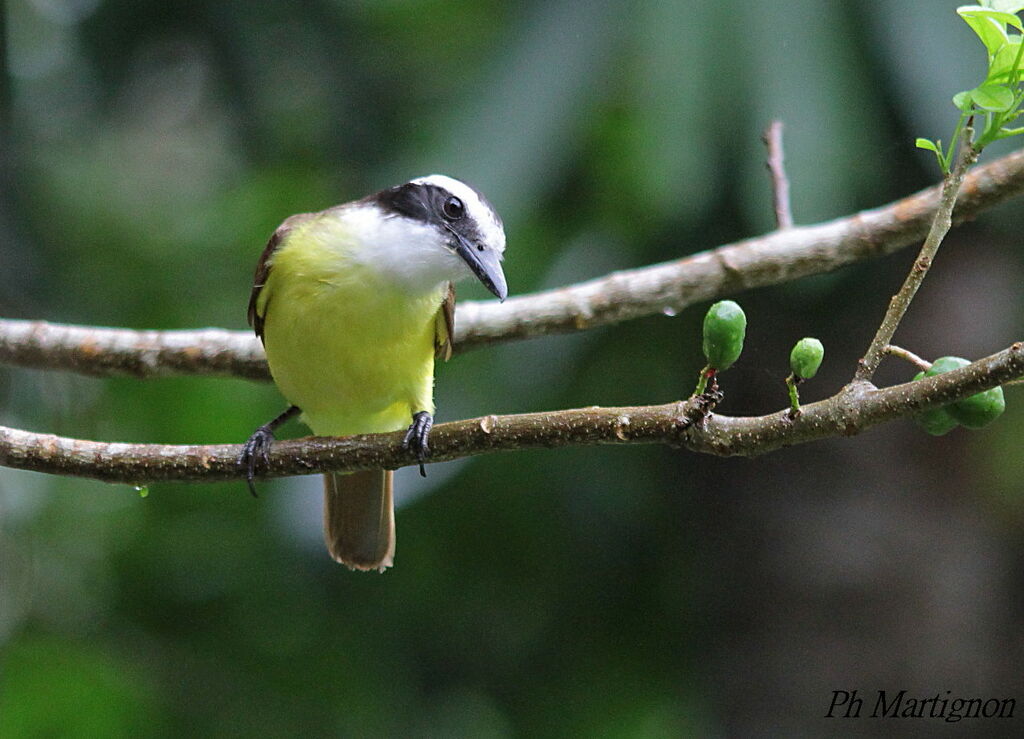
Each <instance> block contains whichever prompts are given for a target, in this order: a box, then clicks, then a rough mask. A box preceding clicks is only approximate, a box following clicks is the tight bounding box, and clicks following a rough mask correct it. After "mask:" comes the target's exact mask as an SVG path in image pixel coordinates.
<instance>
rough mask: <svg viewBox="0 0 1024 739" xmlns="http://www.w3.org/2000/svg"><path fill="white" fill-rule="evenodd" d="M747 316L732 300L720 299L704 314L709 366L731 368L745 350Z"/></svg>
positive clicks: (705, 350) (705, 343)
mask: <svg viewBox="0 0 1024 739" xmlns="http://www.w3.org/2000/svg"><path fill="white" fill-rule="evenodd" d="M746 333H747V317H746V316H745V315H744V314H743V309H742V308H740V307H739V305H737V304H736V303H734V302H733V301H731V300H720V301H719V302H717V303H715V304H714V305H712V306H711V307H710V308H708V312H707V315H706V316H704V356H705V357H706V358H707V360H708V366H709V367H712V368H714V369H716V370H718V371H722V370H725V369H729V367H731V366H732V365H733V362H735V361H736V360H737V359H739V356H740V353H741V352H742V351H743V337H744V336H745V335H746Z"/></svg>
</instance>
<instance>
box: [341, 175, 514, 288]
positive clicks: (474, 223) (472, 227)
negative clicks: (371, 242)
mask: <svg viewBox="0 0 1024 739" xmlns="http://www.w3.org/2000/svg"><path fill="white" fill-rule="evenodd" d="M360 205H362V206H364V207H365V206H369V207H370V208H372V209H373V210H374V211H376V213H377V215H378V216H379V218H380V220H381V224H380V227H379V229H378V233H379V236H378V238H379V242H380V243H379V248H380V250H381V252H386V254H384V253H381V256H383V257H385V258H386V259H387V260H388V261H389V262H393V263H394V264H393V265H392V267H391V268H392V269H394V270H396V271H399V272H401V273H402V274H405V275H407V276H408V277H409V278H410V279H419V278H420V277H421V275H422V277H423V278H426V279H427V280H428V281H430V280H436V281H444V280H452V281H454V280H458V279H461V278H463V277H469V276H474V277H476V278H477V279H479V280H480V282H482V283H483V284H484V287H486V288H487V289H488V290H490V291H491V292H492V293H494V295H496V296H497V297H498V299H499V300H504V299H505V297H506V296H507V295H508V286H507V285H506V283H505V274H504V272H503V271H502V269H501V259H502V256H503V255H504V252H505V230H504V228H503V227H502V223H501V218H499V217H498V214H497V213H496V212H495V211H494V208H493V207H492V206H491V204H490V203H489V202H488V201H487V199H486V198H485V197H484V196H483V195H482V194H480V192H478V191H477V190H476V189H474V188H472V187H470V186H469V185H467V184H466V183H465V182H461V181H459V180H456V179H454V178H452V177H447V176H445V175H439V174H433V175H429V176H427V177H419V178H417V179H415V180H411V181H409V182H406V183H405V184H403V185H398V186H396V187H391V188H388V189H387V190H382V191H380V192H378V193H376V194H374V195H371V196H369V197H368V198H365V199H364V200H363V201H360Z"/></svg>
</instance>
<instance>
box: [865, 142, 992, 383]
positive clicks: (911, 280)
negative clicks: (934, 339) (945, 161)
mask: <svg viewBox="0 0 1024 739" xmlns="http://www.w3.org/2000/svg"><path fill="white" fill-rule="evenodd" d="M973 139H974V129H973V128H971V126H970V125H968V126H967V127H966V128H964V132H963V137H962V138H961V143H960V151H959V153H958V154H957V159H956V165H955V166H954V167H953V170H952V171H951V172H950V173H949V175H947V176H946V177H945V178H944V179H943V183H942V194H941V196H940V198H939V208H938V210H937V211H936V212H935V218H934V219H933V220H932V225H931V228H930V229H929V230H928V237H927V238H926V239H925V240H924V244H922V245H921V251H920V253H919V254H918V255H917V261H915V262H914V266H913V267H912V268H911V269H910V272H909V273H908V274H907V277H906V279H905V280H904V281H903V285H902V286H901V287H900V289H899V292H897V293H896V294H895V295H893V296H892V299H891V300H890V301H889V308H888V309H887V310H886V312H885V316H884V317H883V318H882V323H881V324H880V325H879V326H878V331H876V332H875V336H874V338H872V339H871V344H870V345H869V346H868V349H867V351H866V352H865V353H864V356H863V358H861V360H860V361H859V362H858V363H857V371H856V374H855V375H854V378H855V379H857V380H863V381H868V380H870V379H871V378H872V377H873V376H874V374H875V370H877V369H878V365H879V364H881V363H882V359H883V358H884V357H885V353H886V347H888V346H889V342H891V341H892V337H893V336H894V335H895V334H896V329H897V328H899V325H900V321H902V320H903V316H905V315H906V313H907V310H908V309H909V308H910V303H911V301H913V299H914V296H915V295H917V290H918V288H920V287H921V284H922V283H923V282H924V278H925V277H926V276H927V275H928V270H929V269H931V266H932V263H933V262H934V261H935V255H936V254H938V253H939V247H940V246H941V245H942V240H943V239H944V238H946V234H947V233H949V229H950V228H952V226H953V208H954V207H955V206H956V201H957V195H959V193H960V187H961V185H962V184H963V180H964V175H965V174H966V173H967V168H968V167H970V166H971V165H972V164H974V162H975V160H976V159H977V158H978V151H977V149H975V148H974V144H973Z"/></svg>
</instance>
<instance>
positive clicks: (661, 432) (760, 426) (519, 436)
mask: <svg viewBox="0 0 1024 739" xmlns="http://www.w3.org/2000/svg"><path fill="white" fill-rule="evenodd" d="M1021 375H1024V346H1022V344H1020V343H1016V344H1014V345H1013V346H1011V347H1010V348H1008V349H1006V350H1004V351H1001V352H999V353H997V354H993V355H992V356H990V357H987V358H985V359H982V360H979V361H977V362H974V363H973V364H971V365H969V366H967V367H963V368H961V369H958V370H953V371H952V372H947V373H944V374H941V375H937V376H935V377H931V378H926V379H923V380H920V381H918V382H913V383H906V384H903V385H896V386H893V387H887V388H882V389H877V388H875V387H874V386H873V385H871V384H870V383H866V382H855V383H851V384H850V385H847V386H846V387H844V388H843V389H842V390H841V391H840V392H839V393H838V394H836V395H834V396H833V397H831V398H829V399H827V400H823V401H821V402H818V403H811V404H810V405H805V406H803V407H802V413H801V414H800V415H799V416H798V417H796V418H790V417H789V414H788V412H787V411H786V410H782V411H779V412H778V413H773V414H771V415H768V416H757V417H730V416H721V415H717V414H711V415H709V416H708V417H707V418H706V419H705V420H704V422H703V423H694V420H696V419H699V418H700V415H701V413H700V411H701V398H700V397H699V396H698V397H696V398H690V399H689V400H687V401H680V402H677V403H669V404H667V405H656V406H639V407H629V408H597V407H593V408H579V409H575V410H565V411H552V412H546V413H525V414H522V415H513V416H485V417H483V418H475V419H470V420H465V421H456V422H453V423H445V424H440V425H438V426H435V427H434V430H433V433H432V434H431V437H430V446H431V460H432V461H435V462H440V461H445V460H450V459H457V458H460V457H467V456H471V455H476V454H483V453H487V452H497V451H515V450H520V449H532V448H545V447H546V448H553V447H562V446H580V445H591V444H652V443H662V444H669V445H672V446H678V447H683V448H686V449H690V450H692V451H695V452H702V453H706V454H715V455H720V456H730V455H743V456H754V455H758V454H764V453H765V452H770V451H773V450H776V449H779V448H781V447H784V446H791V445H793V444H802V443H806V442H810V441H815V440H818V439H825V438H829V437H835V436H851V435H853V434H857V433H859V432H861V431H863V430H865V429H867V428H870V427H871V426H875V425H877V424H879V423H883V422H885V421H890V420H893V419H896V418H900V417H904V416H908V415H911V414H913V413H916V412H918V411H921V410H926V409H928V408H934V407H937V406H939V405H945V404H948V403H950V402H952V401H954V400H959V399H960V398H964V397H967V396H968V395H973V394H974V393H977V392H980V391H982V390H987V389H988V388H991V387H995V386H996V385H1000V384H1002V383H1005V382H1007V381H1008V380H1011V379H1013V378H1016V377H1020V376H1021ZM402 437H403V433H402V432H395V433H392V434H371V435H362V436H351V437H345V438H318V437H311V438H305V439H295V440H292V441H282V442H278V443H276V444H275V445H274V447H273V449H272V450H271V452H270V467H269V469H268V470H267V471H266V475H265V476H266V477H279V476H283V475H301V474H309V473H313V472H324V471H328V470H334V471H341V470H344V471H354V470H361V469H374V468H382V467H385V468H393V467H399V466H402V465H406V464H412V463H413V462H414V460H412V459H411V458H410V454H409V452H408V451H407V450H404V449H402V446H401V441H402ZM240 449H241V447H240V446H238V445H228V444H220V445H211V446H162V445H156V444H106V443H100V442H94V441H81V440H76V439H66V438H61V437H57V436H51V435H47V434H35V433H32V432H28V431H20V430H17V429H10V428H4V427H0V465H5V466H8V467H17V468H20V469H26V470H35V471H38V472H49V473H54V474H62V475H75V476H80V477H91V478H96V479H100V480H106V481H108V482H126V483H132V484H146V483H149V482H154V481H160V480H195V481H199V480H203V481H212V480H241V479H243V478H244V471H243V470H242V469H241V468H239V466H238V463H237V458H238V454H239V451H240Z"/></svg>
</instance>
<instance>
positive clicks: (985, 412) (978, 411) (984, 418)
mask: <svg viewBox="0 0 1024 739" xmlns="http://www.w3.org/2000/svg"><path fill="white" fill-rule="evenodd" d="M1005 410H1006V399H1005V398H1004V397H1003V389H1002V388H1001V387H994V388H992V389H991V390H986V391H985V392H983V393H978V394H977V395H972V396H971V397H969V398H964V399H963V400H958V401H957V402H955V403H953V405H951V406H949V414H950V415H951V416H953V418H955V419H956V420H957V421H959V422H960V424H961V425H962V426H963V427H964V428H969V429H980V428H981V427H982V426H987V425H988V424H990V423H992V422H993V421H994V420H996V419H997V418H999V416H1001V415H1003V411H1005Z"/></svg>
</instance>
